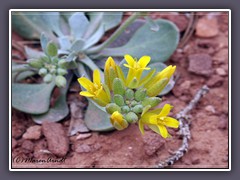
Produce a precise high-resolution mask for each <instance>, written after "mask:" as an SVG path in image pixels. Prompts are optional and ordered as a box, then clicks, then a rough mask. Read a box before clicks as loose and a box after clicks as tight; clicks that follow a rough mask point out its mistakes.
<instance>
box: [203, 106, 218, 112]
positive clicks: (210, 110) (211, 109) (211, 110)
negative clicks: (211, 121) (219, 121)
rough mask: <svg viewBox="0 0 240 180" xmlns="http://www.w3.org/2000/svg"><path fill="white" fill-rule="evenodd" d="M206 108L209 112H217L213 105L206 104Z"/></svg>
mask: <svg viewBox="0 0 240 180" xmlns="http://www.w3.org/2000/svg"><path fill="white" fill-rule="evenodd" d="M205 110H206V111H208V112H211V113H215V112H216V110H215V108H214V107H213V106H212V105H208V106H206V107H205Z"/></svg>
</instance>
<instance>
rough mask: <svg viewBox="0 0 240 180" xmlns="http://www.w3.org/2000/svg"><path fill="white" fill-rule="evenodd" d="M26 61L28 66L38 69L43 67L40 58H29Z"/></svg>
mask: <svg viewBox="0 0 240 180" xmlns="http://www.w3.org/2000/svg"><path fill="white" fill-rule="evenodd" d="M27 62H28V64H29V66H31V67H33V68H37V69H40V68H41V67H43V62H42V60H41V59H29V60H28V61H27Z"/></svg>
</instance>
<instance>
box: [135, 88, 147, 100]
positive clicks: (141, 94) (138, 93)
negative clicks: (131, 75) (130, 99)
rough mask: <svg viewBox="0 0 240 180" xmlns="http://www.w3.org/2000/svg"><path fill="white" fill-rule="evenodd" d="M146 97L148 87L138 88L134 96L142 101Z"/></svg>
mask: <svg viewBox="0 0 240 180" xmlns="http://www.w3.org/2000/svg"><path fill="white" fill-rule="evenodd" d="M145 97H146V89H144V88H140V89H138V90H137V91H136V92H135V94H134V98H135V100H136V101H142V100H143V99H144V98H145Z"/></svg>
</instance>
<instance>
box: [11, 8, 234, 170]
mask: <svg viewBox="0 0 240 180" xmlns="http://www.w3.org/2000/svg"><path fill="white" fill-rule="evenodd" d="M17 11H39V12H44V11H62V12H64V11H80V12H85V11H93V12H94V11H96V12H101V11H103V12H104V11H122V12H127V11H130V12H131V11H132V12H134V11H143V12H144V11H147V12H154V11H161V12H188V11H189V12H220V11H224V12H228V14H229V19H228V21H229V27H228V30H229V31H228V32H229V35H228V38H229V39H228V42H229V44H228V50H229V55H228V63H229V64H228V78H229V87H228V91H229V92H228V104H229V105H228V108H229V112H228V113H229V117H228V118H229V119H228V122H229V128H228V135H229V137H228V145H229V146H228V151H229V155H228V157H229V160H228V165H229V168H228V169H202V168H196V169H187V168H186V169H175V168H174V169H145V168H140V169H117V168H116V169H110V168H109V169H84V168H83V169H73V168H68V169H64V168H59V169H55V168H54V169H51V168H48V169H47V168H46V169H45V168H42V169H37V168H36V169H35V168H26V169H17V168H12V159H11V158H12V137H11V132H12V131H11V127H12V119H11V117H12V110H11V109H12V99H11V96H12V86H11V85H12V76H11V74H12V73H11V72H12V69H11V59H12V54H11V53H12V51H11V49H12V43H11V42H12V33H11V30H12V26H11V17H12V12H17ZM9 171H231V9H10V10H9Z"/></svg>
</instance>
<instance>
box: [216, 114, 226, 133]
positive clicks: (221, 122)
mask: <svg viewBox="0 0 240 180" xmlns="http://www.w3.org/2000/svg"><path fill="white" fill-rule="evenodd" d="M227 128H228V119H227V117H226V116H220V120H219V123H218V129H223V130H224V129H227Z"/></svg>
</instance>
